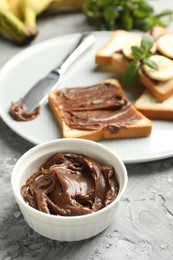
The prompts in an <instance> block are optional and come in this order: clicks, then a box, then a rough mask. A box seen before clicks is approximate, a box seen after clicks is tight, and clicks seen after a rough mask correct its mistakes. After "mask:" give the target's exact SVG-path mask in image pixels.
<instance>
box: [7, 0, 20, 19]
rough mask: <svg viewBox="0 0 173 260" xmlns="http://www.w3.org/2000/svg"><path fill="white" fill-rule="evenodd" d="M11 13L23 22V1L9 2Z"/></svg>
mask: <svg viewBox="0 0 173 260" xmlns="http://www.w3.org/2000/svg"><path fill="white" fill-rule="evenodd" d="M8 4H9V7H10V11H11V12H12V13H13V14H14V15H15V16H17V17H18V18H19V19H20V20H21V21H23V12H22V6H21V0H8Z"/></svg>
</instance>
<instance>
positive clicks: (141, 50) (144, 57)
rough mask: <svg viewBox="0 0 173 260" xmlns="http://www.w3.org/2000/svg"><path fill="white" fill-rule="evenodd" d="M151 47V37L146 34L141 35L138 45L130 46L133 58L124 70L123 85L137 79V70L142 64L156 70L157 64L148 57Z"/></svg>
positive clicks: (150, 53)
mask: <svg viewBox="0 0 173 260" xmlns="http://www.w3.org/2000/svg"><path fill="white" fill-rule="evenodd" d="M152 47H153V39H152V37H151V36H149V35H147V34H146V35H144V36H143V37H142V40H141V44H140V47H137V46H132V47H131V50H132V54H133V56H134V60H133V61H131V62H130V63H129V64H128V66H127V68H126V70H125V72H124V75H123V82H124V84H125V85H127V84H128V85H132V84H134V83H135V82H136V81H137V80H138V78H139V70H140V68H141V66H142V65H144V64H145V65H147V66H148V67H150V68H152V69H154V70H158V65H157V64H156V63H155V62H153V61H152V60H151V59H150V56H151V55H152V52H151V49H152Z"/></svg>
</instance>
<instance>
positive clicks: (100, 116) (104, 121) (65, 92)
mask: <svg viewBox="0 0 173 260" xmlns="http://www.w3.org/2000/svg"><path fill="white" fill-rule="evenodd" d="M56 101H57V104H58V107H59V109H60V110H61V114H62V117H63V119H64V120H65V123H66V124H67V125H68V126H69V127H70V128H72V129H79V130H91V131H93V130H97V129H100V128H108V129H109V130H110V131H111V132H117V131H118V130H119V129H120V128H122V127H123V128H125V127H127V126H128V125H129V124H135V123H136V121H137V120H139V119H141V118H142V116H141V115H139V114H138V113H136V112H135V111H134V109H133V108H132V107H131V104H130V102H129V101H128V100H127V99H126V98H125V96H124V93H123V91H122V90H121V89H120V88H119V87H118V86H116V85H115V84H111V83H107V82H104V83H100V84H96V85H93V86H89V87H75V88H66V89H62V90H61V91H59V92H57V94H56Z"/></svg>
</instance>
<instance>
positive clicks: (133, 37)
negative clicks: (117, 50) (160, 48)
mask: <svg viewBox="0 0 173 260" xmlns="http://www.w3.org/2000/svg"><path fill="white" fill-rule="evenodd" d="M141 39H142V37H141V36H140V35H137V34H134V33H133V34H129V40H128V41H127V44H126V45H125V46H124V47H123V48H122V52H123V54H124V55H125V56H126V58H128V59H130V60H133V59H134V57H133V54H132V50H131V47H132V46H136V47H140V44H141Z"/></svg>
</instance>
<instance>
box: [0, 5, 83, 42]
mask: <svg viewBox="0 0 173 260" xmlns="http://www.w3.org/2000/svg"><path fill="white" fill-rule="evenodd" d="M84 1H85V0H0V35H1V36H3V37H5V38H8V39H10V40H13V41H14V42H16V43H18V44H25V43H28V42H29V41H31V40H32V39H33V38H34V37H35V36H36V35H37V26H36V19H37V16H38V15H40V14H41V13H42V12H44V11H45V10H48V12H49V10H50V12H51V13H52V12H56V11H58V10H61V9H63V8H64V7H65V8H73V9H81V8H82V6H83V3H84Z"/></svg>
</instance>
